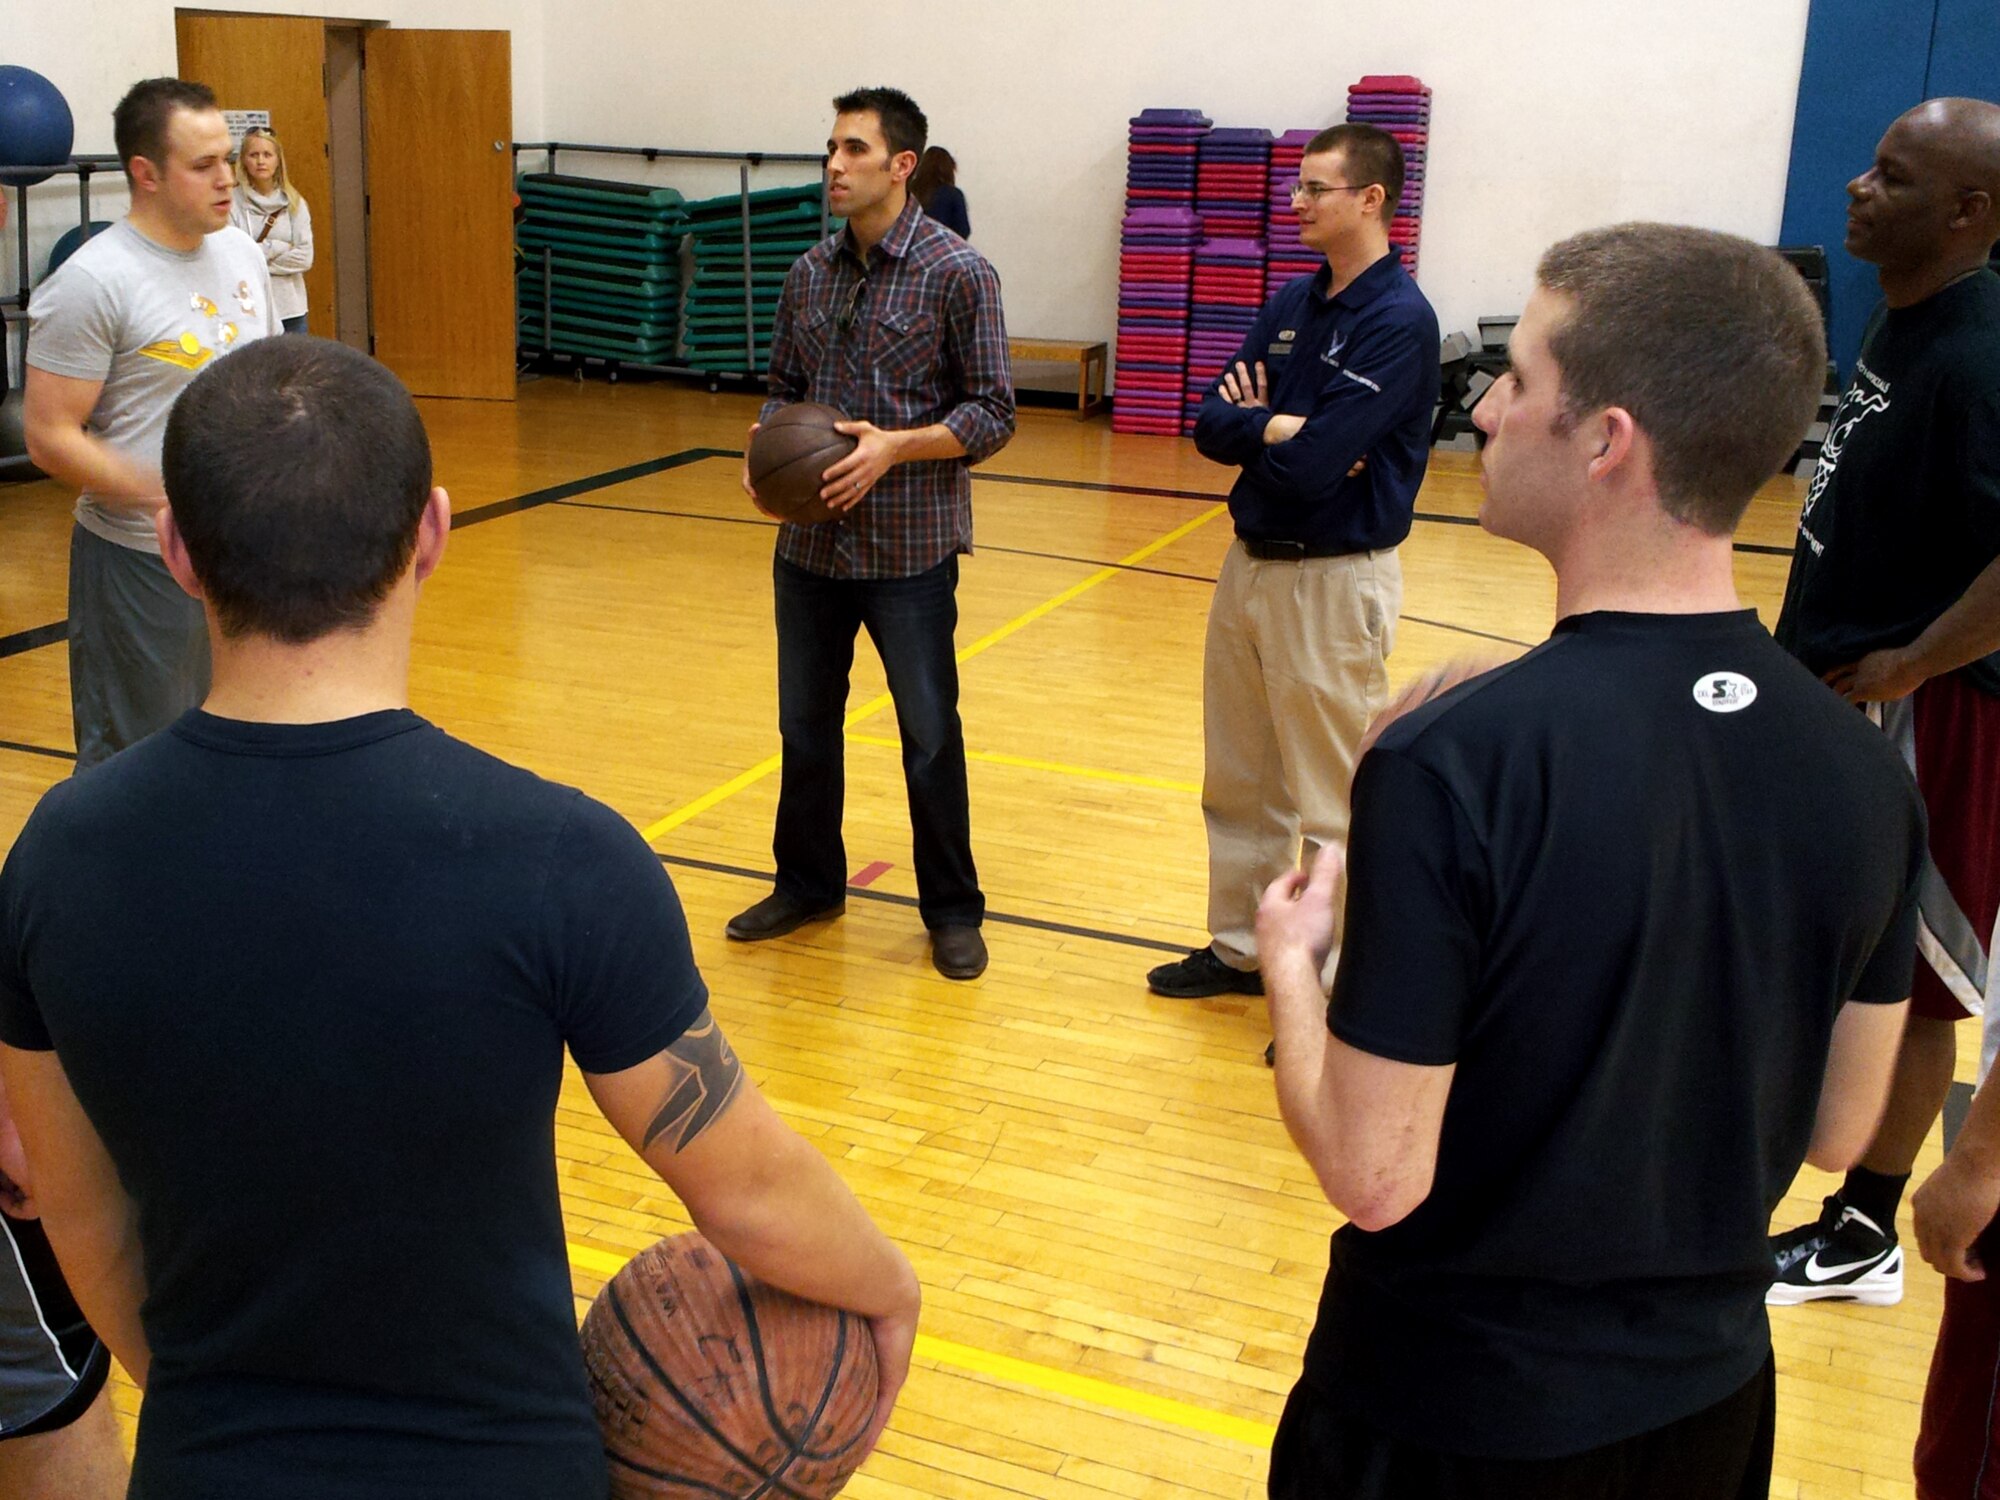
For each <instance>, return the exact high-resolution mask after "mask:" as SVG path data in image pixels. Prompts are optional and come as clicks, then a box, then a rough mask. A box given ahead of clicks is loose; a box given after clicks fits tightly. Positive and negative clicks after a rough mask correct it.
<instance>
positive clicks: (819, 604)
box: [771, 557, 986, 928]
mask: <svg viewBox="0 0 2000 1500" xmlns="http://www.w3.org/2000/svg"><path fill="white" fill-rule="evenodd" d="M772 581H773V592H774V593H775V595H776V597H777V605H778V733H779V735H780V737H781V738H782V739H783V740H784V746H785V763H784V769H783V772H782V773H781V776H780V780H779V788H778V826H777V831H776V832H775V833H774V834H773V835H772V838H771V852H772V853H773V854H774V855H776V857H777V861H778V889H779V890H780V891H782V892H783V893H784V894H786V895H787V896H790V897H791V898H792V899H793V900H794V901H798V902H801V903H803V904H804V905H807V906H814V907H819V906H831V905H832V904H833V903H834V902H836V901H839V900H840V899H842V897H844V896H845V895H846V894H847V849H846V846H845V845H844V844H843V842H842V840H841V836H840V815H841V810H842V804H843V802H844V800H845V796H846V765H845V751H846V742H845V739H844V737H843V732H842V727H841V721H842V720H843V719H844V718H845V717H846V714H847V687H848V679H849V675H850V673H851V671H852V669H853V666H854V639H855V636H856V635H857V634H859V632H860V630H861V628H862V627H863V626H866V627H867V630H868V638H869V639H870V640H872V641H873V642H874V643H875V649H876V651H877V652H878V653H880V655H881V657H882V665H883V667H884V669H885V670H886V671H887V672H888V676H889V695H890V697H891V698H893V699H894V700H895V704H896V725H897V728H898V729H899V730H900V732H901V734H902V740H903V783H904V786H905V787H906V788H907V789H908V792H909V798H910V833H911V837H912V841H913V843H914V845H915V852H916V866H917V908H918V911H919V912H920V913H921V914H922V916H923V919H924V925H925V926H926V927H931V928H937V927H949V926H960V925H970V926H975V927H976V926H978V925H979V923H980V922H981V921H982V920H983V919H984V918H985V915H986V898H985V897H984V896H982V895H981V894H980V892H979V872H978V871H977V870H976V869H974V868H973V864H972V811H971V806H970V804H969V802H968V800H967V797H966V790H965V730H964V728H963V726H962V725H960V723H959V719H958V659H957V658H956V657H955V656H954V655H953V654H952V632H953V630H955V629H956V628H957V626H958V595H957V590H958V559H957V558H956V557H951V558H947V559H945V561H943V562H941V563H939V564H938V565H937V566H936V567H935V568H932V569H931V570H930V571H928V572H925V573H919V574H917V575H916V576H915V577H912V578H880V579H846V578H824V577H821V576H820V575H819V574H817V573H809V572H807V571H806V570H805V569H804V568H800V567H795V566H793V565H792V564H791V563H788V562H786V561H785V560H784V559H783V558H782V557H780V558H775V559H774V560H773V563H772Z"/></svg>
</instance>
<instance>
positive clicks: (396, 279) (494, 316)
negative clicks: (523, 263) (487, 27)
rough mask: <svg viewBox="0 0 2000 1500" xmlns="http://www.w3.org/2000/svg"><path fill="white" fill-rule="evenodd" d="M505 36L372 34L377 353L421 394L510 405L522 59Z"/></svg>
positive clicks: (367, 70)
mask: <svg viewBox="0 0 2000 1500" xmlns="http://www.w3.org/2000/svg"><path fill="white" fill-rule="evenodd" d="M509 42H510V38H509V35H508V33H506V32H504V31H404V30H401V29H399V28H393V27H392V28H389V29H387V30H381V31H371V32H369V33H368V34H367V36H366V38H365V40H364V44H363V45H364V48H365V52H364V63H365V66H364V67H363V69H362V75H363V90H364V93H365V96H366V101H367V114H368V200H369V201H368V266H369V278H368V279H369V291H370V296H371V299H372V302H373V305H374V318H375V323H374V335H375V357H376V358H377V359H379V360H381V361H382V363H383V364H385V365H387V366H388V367H389V368H390V369H392V370H394V371H395V372H396V373H397V374H398V375H399V376H401V377H402V379H403V383H404V384H405V385H407V386H409V388H410V389H411V390H412V391H413V392H415V393H416V394H417V395H419V396H472V397H482V398H485V399H488V400H503V401H511V400H513V399H514V346H515V339H514V211H513V192H514V188H513V175H514V174H513V153H512V151H511V150H510V142H511V141H512V139H513V133H514V109H513V57H512V51H511V48H510V45H509Z"/></svg>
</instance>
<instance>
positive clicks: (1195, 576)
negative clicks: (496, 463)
mask: <svg viewBox="0 0 2000 1500" xmlns="http://www.w3.org/2000/svg"><path fill="white" fill-rule="evenodd" d="M561 503H562V504H563V505H564V506H565V507H567V508H569V509H571V510H615V511H622V512H624V513H625V514H626V515H628V516H665V517H667V518H669V519H671V520H675V521H720V522H721V523H722V524H723V525H725V526H761V527H763V528H764V529H765V530H766V531H775V530H777V528H778V523H777V522H776V521H769V520H764V519H761V518H759V517H757V516H717V515H711V514H709V513H708V512H707V511H699V510H661V509H659V508H658V507H656V506H651V505H613V504H611V503H610V502H609V501H608V500H564V501H562V502H561ZM979 550H980V551H981V552H1000V553H1005V554H1006V555H1007V556H1008V557H1041V558H1046V559H1048V560H1049V561H1050V562H1073V563H1080V564H1082V565H1083V566H1084V567H1087V568H1116V569H1118V570H1119V571H1120V572H1121V573H1150V574H1151V575H1152V576H1153V577H1155V578H1183V579H1186V580H1187V581H1188V582H1189V583H1208V584H1212V583H1214V582H1215V580H1214V579H1213V578H1211V577H1209V576H1208V575H1207V574H1206V573H1176V572H1174V571H1173V570H1172V569H1171V568H1147V567H1141V566H1139V565H1138V564H1136V563H1117V562H1105V561H1103V560H1102V559H1101V558H1095V557H1076V556H1073V555H1072V554H1070V553H1068V552H1036V551H1034V550H1032V549H1031V548H1028V547H999V546H995V545H994V544H992V543H991V542H987V543H982V544H981V546H980V548H979Z"/></svg>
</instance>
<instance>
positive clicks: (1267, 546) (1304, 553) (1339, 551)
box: [1237, 536, 1355, 562]
mask: <svg viewBox="0 0 2000 1500" xmlns="http://www.w3.org/2000/svg"><path fill="white" fill-rule="evenodd" d="M1237 540H1238V541H1239V542H1241V543H1242V544H1243V550H1244V551H1245V552H1247V553H1249V554H1250V555H1251V556H1252V557H1254V558H1256V559H1257V560H1258V561H1259V562H1304V561H1305V560H1306V559H1307V558H1309V557H1351V556H1353V555H1354V551H1355V549H1354V548H1352V547H1325V546H1315V545H1314V544H1313V543H1311V542H1253V541H1251V540H1250V538H1249V537H1247V536H1244V537H1238V538H1237Z"/></svg>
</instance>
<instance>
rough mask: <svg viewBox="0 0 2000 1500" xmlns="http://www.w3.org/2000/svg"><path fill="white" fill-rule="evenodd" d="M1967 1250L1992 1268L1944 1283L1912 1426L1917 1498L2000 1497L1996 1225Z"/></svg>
mask: <svg viewBox="0 0 2000 1500" xmlns="http://www.w3.org/2000/svg"><path fill="white" fill-rule="evenodd" d="M1973 1253H1974V1254H1975V1255H1977V1256H1978V1257H1979V1260H1980V1263H1981V1264H1982V1265H1985V1266H1989V1267H1992V1268H1993V1271H1992V1272H1991V1273H1989V1275H1988V1278H1987V1279H1986V1280H1985V1281H1951V1280H1947V1281H1946V1282H1945V1284H1944V1321H1943V1322H1942V1323H1940V1324H1939V1325H1938V1340H1937V1349H1936V1350H1935V1351H1934V1352H1933V1353H1932V1355H1931V1376H1930V1380H1929V1382H1928V1383H1927V1384H1926V1385H1925V1386H1924V1417H1923V1423H1922V1425H1921V1426H1920V1427H1919V1428H1918V1430H1917V1455H1916V1468H1917V1500H2000V1224H1995V1225H1992V1226H1990V1227H1988V1229H1987V1231H1986V1233H1984V1234H1982V1235H1981V1236H1980V1237H1979V1243H1978V1245H1977V1246H1976V1247H1975V1249H1974V1252H1973Z"/></svg>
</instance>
